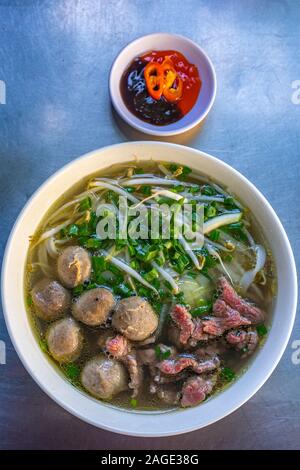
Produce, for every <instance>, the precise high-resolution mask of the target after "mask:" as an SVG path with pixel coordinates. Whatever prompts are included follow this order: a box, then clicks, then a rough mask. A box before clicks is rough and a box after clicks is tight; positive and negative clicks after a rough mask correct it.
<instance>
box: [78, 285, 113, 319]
mask: <svg viewBox="0 0 300 470" xmlns="http://www.w3.org/2000/svg"><path fill="white" fill-rule="evenodd" d="M114 306H115V299H114V297H113V295H112V293H111V292H110V291H109V290H108V289H104V288H102V287H97V288H96V289H90V290H88V291H86V292H84V293H83V294H82V295H81V296H80V297H78V299H76V301H75V302H74V303H73V306H72V313H73V316H74V317H75V318H76V320H79V321H81V322H82V323H84V324H85V325H89V326H99V325H101V324H103V323H105V321H106V320H107V318H108V316H109V314H110V313H111V311H112V309H113V308H114Z"/></svg>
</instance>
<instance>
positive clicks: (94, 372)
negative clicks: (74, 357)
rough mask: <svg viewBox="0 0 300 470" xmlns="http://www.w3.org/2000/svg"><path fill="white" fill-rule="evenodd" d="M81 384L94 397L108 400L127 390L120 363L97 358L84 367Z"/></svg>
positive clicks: (123, 368)
mask: <svg viewBox="0 0 300 470" xmlns="http://www.w3.org/2000/svg"><path fill="white" fill-rule="evenodd" d="M81 383H82V385H83V386H84V388H85V389H86V390H87V391H88V392H90V394H91V395H93V396H94V397H96V398H102V399H109V398H112V397H113V396H114V395H117V394H118V393H120V392H122V391H123V390H126V389H127V388H128V375H127V372H126V369H125V367H124V366H123V364H121V363H120V362H118V361H116V360H114V359H107V358H106V357H104V356H97V357H94V358H93V359H91V360H90V361H88V362H87V364H86V365H85V366H84V368H83V371H82V373H81Z"/></svg>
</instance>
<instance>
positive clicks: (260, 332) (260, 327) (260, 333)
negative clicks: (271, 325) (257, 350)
mask: <svg viewBox="0 0 300 470" xmlns="http://www.w3.org/2000/svg"><path fill="white" fill-rule="evenodd" d="M256 331H257V333H258V336H260V337H262V336H265V335H266V334H267V333H268V329H267V327H266V326H265V325H264V324H263V323H262V324H261V325H257V327H256Z"/></svg>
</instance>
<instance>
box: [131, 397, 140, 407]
mask: <svg viewBox="0 0 300 470" xmlns="http://www.w3.org/2000/svg"><path fill="white" fill-rule="evenodd" d="M137 404H138V401H137V399H136V398H131V400H130V406H131V407H132V408H136V407H137Z"/></svg>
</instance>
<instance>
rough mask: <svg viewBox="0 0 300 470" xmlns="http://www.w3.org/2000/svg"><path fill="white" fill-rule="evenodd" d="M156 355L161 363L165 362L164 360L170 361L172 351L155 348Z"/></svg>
mask: <svg viewBox="0 0 300 470" xmlns="http://www.w3.org/2000/svg"><path fill="white" fill-rule="evenodd" d="M155 355H156V357H157V359H158V360H159V361H163V360H164V359H168V357H170V356H171V349H167V350H166V351H162V350H161V349H160V346H158V345H157V346H155Z"/></svg>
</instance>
